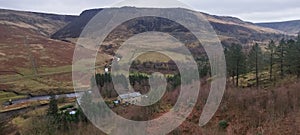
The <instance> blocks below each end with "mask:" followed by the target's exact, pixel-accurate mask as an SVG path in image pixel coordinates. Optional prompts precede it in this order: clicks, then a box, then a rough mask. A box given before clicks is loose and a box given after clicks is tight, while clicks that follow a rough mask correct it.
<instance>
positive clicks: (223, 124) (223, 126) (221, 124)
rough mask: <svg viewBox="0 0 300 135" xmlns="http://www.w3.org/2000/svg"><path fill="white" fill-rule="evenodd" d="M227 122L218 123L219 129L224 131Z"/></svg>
mask: <svg viewBox="0 0 300 135" xmlns="http://www.w3.org/2000/svg"><path fill="white" fill-rule="evenodd" d="M228 125H229V124H228V122H227V121H226V120H221V121H220V122H219V127H220V128H221V129H226V128H227V127H228Z"/></svg>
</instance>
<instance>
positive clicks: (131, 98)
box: [118, 92, 142, 104]
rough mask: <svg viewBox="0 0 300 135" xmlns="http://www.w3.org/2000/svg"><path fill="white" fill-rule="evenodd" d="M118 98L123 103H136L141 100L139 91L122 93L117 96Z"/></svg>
mask: <svg viewBox="0 0 300 135" xmlns="http://www.w3.org/2000/svg"><path fill="white" fill-rule="evenodd" d="M118 100H119V101H120V102H121V103H122V104H124V103H129V104H136V103H138V102H141V100H142V94H141V93H140V92H133V93H128V94H122V95H119V96H118Z"/></svg>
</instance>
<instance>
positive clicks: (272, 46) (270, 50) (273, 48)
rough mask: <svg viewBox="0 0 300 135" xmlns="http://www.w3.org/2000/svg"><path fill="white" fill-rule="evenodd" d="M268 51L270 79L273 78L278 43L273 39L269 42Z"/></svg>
mask: <svg viewBox="0 0 300 135" xmlns="http://www.w3.org/2000/svg"><path fill="white" fill-rule="evenodd" d="M267 51H268V53H269V55H270V56H269V74H270V76H269V80H270V81H272V80H273V66H274V54H275V52H276V45H275V43H274V41H273V40H271V41H270V42H269V44H268V47H267Z"/></svg>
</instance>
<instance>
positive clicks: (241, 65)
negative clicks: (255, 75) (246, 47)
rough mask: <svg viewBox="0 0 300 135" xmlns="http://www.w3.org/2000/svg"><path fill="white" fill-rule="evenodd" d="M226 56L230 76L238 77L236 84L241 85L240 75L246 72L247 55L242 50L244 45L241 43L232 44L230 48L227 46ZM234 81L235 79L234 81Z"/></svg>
mask: <svg viewBox="0 0 300 135" xmlns="http://www.w3.org/2000/svg"><path fill="white" fill-rule="evenodd" d="M225 56H226V63H227V70H228V74H229V75H230V77H232V78H234V77H236V83H235V85H236V86H237V87H238V86H239V76H240V75H241V74H242V73H245V69H246V68H245V61H246V57H245V55H244V53H243V52H242V46H241V45H239V44H232V45H231V46H229V47H228V48H225ZM233 83H234V81H233Z"/></svg>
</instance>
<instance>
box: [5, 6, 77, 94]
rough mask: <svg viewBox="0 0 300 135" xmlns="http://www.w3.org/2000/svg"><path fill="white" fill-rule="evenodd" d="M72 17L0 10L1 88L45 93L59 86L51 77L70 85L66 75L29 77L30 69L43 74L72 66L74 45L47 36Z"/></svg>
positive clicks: (20, 91) (32, 73)
mask: <svg viewBox="0 0 300 135" xmlns="http://www.w3.org/2000/svg"><path fill="white" fill-rule="evenodd" d="M75 18H76V17H74V16H65V15H53V14H43V13H32V12H22V11H12V10H4V9H1V10H0V63H1V64H0V90H9V91H10V90H12V91H16V92H19V93H26V94H29V93H30V94H32V93H35V92H36V93H35V94H37V93H41V94H45V93H47V91H48V90H49V89H52V90H54V89H55V87H57V86H58V85H57V84H56V83H53V82H55V81H53V80H60V81H61V83H64V82H66V81H68V83H69V84H70V79H69V78H70V77H68V76H67V77H66V76H57V75H56V76H47V77H44V78H42V77H41V78H35V77H32V76H33V75H34V72H33V70H35V71H36V72H37V73H36V74H46V73H51V72H57V71H64V70H65V69H67V68H68V69H69V70H70V69H71V67H70V65H71V63H72V56H73V51H74V44H71V43H67V42H63V41H60V40H53V39H50V38H49V35H51V34H52V33H54V32H55V31H57V30H58V29H60V28H62V27H64V26H65V25H67V24H68V23H69V22H70V21H72V20H73V19H75ZM33 78H35V79H33ZM69 84H68V85H69ZM61 86H62V87H64V86H66V85H63V84H61Z"/></svg>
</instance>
